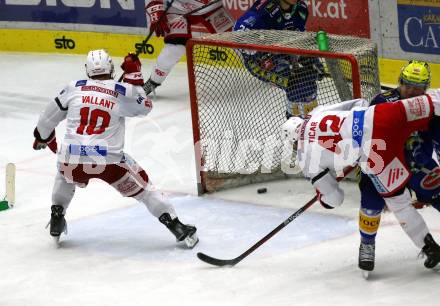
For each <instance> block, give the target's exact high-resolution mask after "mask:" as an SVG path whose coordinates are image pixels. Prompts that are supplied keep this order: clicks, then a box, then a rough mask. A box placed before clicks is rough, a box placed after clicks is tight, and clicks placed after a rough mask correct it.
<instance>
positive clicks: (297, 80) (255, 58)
mask: <svg viewBox="0 0 440 306" xmlns="http://www.w3.org/2000/svg"><path fill="white" fill-rule="evenodd" d="M308 15H309V11H308V8H307V4H306V2H305V1H302V0H298V1H296V0H285V1H276V0H274V1H265V0H261V1H257V2H255V3H254V5H253V6H252V7H251V8H250V9H249V10H248V11H246V12H245V13H244V15H243V16H241V17H240V18H239V19H238V20H237V22H236V24H235V26H234V31H245V30H291V31H305V26H306V22H307V18H308ZM239 52H240V54H241V56H242V59H243V63H244V65H245V67H246V68H247V70H248V71H249V72H250V73H251V74H252V75H253V76H255V77H256V78H258V79H259V80H261V81H263V82H267V83H270V84H273V85H275V86H277V87H278V88H281V89H283V90H284V91H285V93H286V97H287V103H286V117H287V118H289V117H291V116H295V115H301V116H304V115H306V114H307V113H308V112H309V111H311V110H312V109H313V108H314V107H316V106H317V104H318V103H317V100H316V98H317V91H318V86H317V83H316V82H317V81H320V80H322V78H323V76H324V67H323V65H322V63H321V62H320V61H319V59H318V58H316V57H307V56H297V55H288V54H273V53H267V52H249V51H245V50H241V51H239Z"/></svg>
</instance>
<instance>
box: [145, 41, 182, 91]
mask: <svg viewBox="0 0 440 306" xmlns="http://www.w3.org/2000/svg"><path fill="white" fill-rule="evenodd" d="M183 54H185V46H184V45H173V44H165V47H164V48H163V49H162V52H160V54H159V56H158V57H157V61H156V64H155V66H154V68H153V71H152V72H151V77H150V79H151V80H152V81H153V82H155V83H157V84H161V83H162V82H163V81H165V79H166V77H167V76H168V74H169V73H170V71H171V69H173V67H174V66H175V65H176V64H177V63H178V62H179V60H180V58H181V57H182V56H183Z"/></svg>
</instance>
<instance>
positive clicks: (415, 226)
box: [385, 189, 440, 268]
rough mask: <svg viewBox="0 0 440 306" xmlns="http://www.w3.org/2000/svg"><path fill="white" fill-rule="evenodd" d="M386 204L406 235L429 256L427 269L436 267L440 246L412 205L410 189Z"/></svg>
mask: <svg viewBox="0 0 440 306" xmlns="http://www.w3.org/2000/svg"><path fill="white" fill-rule="evenodd" d="M385 203H386V205H387V207H388V208H389V209H390V211H392V212H393V213H394V215H395V216H396V219H397V220H398V221H399V223H400V226H401V227H402V229H403V230H404V231H405V233H406V234H407V235H408V236H409V237H410V238H411V240H412V241H413V242H414V244H415V245H416V246H417V247H419V248H420V249H421V250H422V252H423V253H424V254H425V255H426V256H427V259H426V260H425V267H426V268H433V267H435V266H436V265H437V264H438V263H439V262H440V246H439V245H438V244H437V243H436V242H435V241H434V239H433V238H432V236H431V234H430V233H429V230H428V227H427V226H426V223H425V221H424V220H423V217H422V216H421V215H420V214H419V213H418V212H417V210H416V209H415V208H414V207H413V206H412V205H411V195H410V193H409V191H408V189H404V190H402V191H399V192H397V195H394V196H392V197H386V198H385Z"/></svg>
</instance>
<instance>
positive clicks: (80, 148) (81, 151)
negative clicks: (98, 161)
mask: <svg viewBox="0 0 440 306" xmlns="http://www.w3.org/2000/svg"><path fill="white" fill-rule="evenodd" d="M69 153H70V154H71V155H79V156H107V147H103V146H84V145H75V144H71V145H69Z"/></svg>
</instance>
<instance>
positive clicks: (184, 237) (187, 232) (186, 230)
mask: <svg viewBox="0 0 440 306" xmlns="http://www.w3.org/2000/svg"><path fill="white" fill-rule="evenodd" d="M159 221H160V222H161V223H162V224H164V225H165V226H166V227H167V228H168V229H169V230H170V231H171V233H173V235H174V236H176V240H177V241H178V242H180V241H184V242H185V244H186V246H187V247H188V248H190V249H192V248H193V247H194V246H195V245H196V244H197V242H199V238H198V237H197V234H196V231H197V228H196V227H195V226H192V225H186V224H183V223H182V222H180V221H179V219H178V218H174V219H171V216H170V214H169V213H164V214H162V215H161V216H160V217H159Z"/></svg>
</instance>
